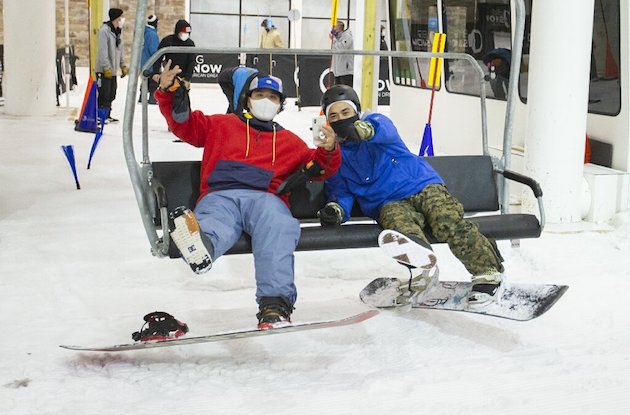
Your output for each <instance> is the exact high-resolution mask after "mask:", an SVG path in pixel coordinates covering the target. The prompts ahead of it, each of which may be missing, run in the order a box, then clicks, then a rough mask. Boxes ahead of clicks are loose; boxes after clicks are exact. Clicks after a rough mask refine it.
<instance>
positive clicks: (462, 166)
mask: <svg viewBox="0 0 630 415" xmlns="http://www.w3.org/2000/svg"><path fill="white" fill-rule="evenodd" d="M426 160H427V161H428V162H429V163H430V164H431V165H432V166H433V168H435V169H436V170H437V172H438V173H439V174H440V176H442V178H443V179H444V181H445V182H446V186H447V188H448V189H449V192H450V193H451V194H452V195H453V196H455V197H456V198H457V199H458V200H459V201H460V202H461V203H462V204H463V206H464V211H465V214H466V216H467V219H468V220H470V221H471V222H474V223H476V224H477V225H478V226H479V230H480V231H481V233H482V234H484V235H485V236H486V237H488V238H491V239H495V240H517V239H525V238H537V237H539V236H540V234H541V232H542V225H541V221H540V220H539V219H538V218H537V217H536V216H535V215H533V214H523V213H508V214H501V213H500V206H499V197H498V191H497V185H496V176H497V174H502V175H504V176H505V177H506V178H507V179H509V180H515V181H517V182H520V183H523V184H525V185H527V186H528V187H530V188H531V189H532V191H533V192H534V195H535V196H536V197H537V198H538V199H539V200H540V199H541V198H542V191H541V190H540V186H539V185H538V183H536V182H535V181H534V180H533V179H531V178H528V177H526V176H523V175H520V174H518V173H514V172H510V171H499V170H497V169H495V168H494V167H493V164H492V159H491V158H490V156H469V155H465V156H437V157H427V158H426ZM151 168H152V171H153V179H152V180H153V181H154V183H153V187H154V188H156V187H157V188H163V190H164V192H165V197H162V196H161V197H158V198H157V204H158V207H163V206H166V208H167V210H168V212H172V211H173V210H174V209H175V208H176V207H178V206H187V207H189V208H191V209H194V207H195V204H196V201H197V198H198V197H199V181H200V168H201V162H200V161H160V162H153V163H152V164H151ZM289 202H290V204H291V212H292V214H293V216H294V217H295V218H297V219H299V220H300V223H301V228H302V232H301V237H300V240H299V242H298V246H297V249H296V250H297V251H314V250H327V249H347V248H368V247H375V246H377V245H378V243H377V240H378V234H379V233H380V232H381V231H382V228H381V227H380V225H379V224H377V223H376V222H375V221H373V220H372V219H370V218H367V217H365V215H363V214H362V213H361V212H360V210H359V209H358V207H357V206H356V205H355V208H354V209H353V211H352V213H351V220H350V221H348V222H346V223H344V224H343V225H342V226H339V227H332V228H331V227H327V228H325V227H322V226H320V225H319V220H318V219H317V212H318V211H319V210H320V209H321V208H322V207H323V206H324V205H325V203H326V195H325V192H324V184H323V182H316V181H314V182H307V183H305V184H304V186H302V187H300V188H298V189H295V190H294V191H292V193H291V195H290V198H289ZM470 215H475V216H470ZM154 220H155V222H156V224H158V225H159V222H160V212H159V209H157V210H156V212H155V214H154ZM426 233H427V237H428V238H429V240H430V241H431V242H432V243H440V242H443V241H439V240H436V239H435V237H433V235H431V233H430V232H426ZM250 252H251V241H250V238H249V236H248V235H246V234H243V235H242V236H241V238H240V239H239V241H237V243H236V244H235V245H234V246H233V247H232V248H231V249H230V250H229V251H228V252H227V253H226V254H243V253H250ZM169 256H170V257H171V258H177V257H179V256H180V253H179V251H178V250H177V247H175V244H174V243H172V241H171V243H170V244H169Z"/></svg>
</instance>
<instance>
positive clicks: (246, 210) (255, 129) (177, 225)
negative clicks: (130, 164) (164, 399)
mask: <svg viewBox="0 0 630 415" xmlns="http://www.w3.org/2000/svg"><path fill="white" fill-rule="evenodd" d="M180 72H181V70H180V68H179V67H178V66H174V67H173V68H171V62H170V61H169V62H167V64H166V66H165V68H164V71H163V72H162V74H161V76H160V82H159V84H160V87H159V89H158V91H156V93H155V97H156V99H157V101H158V104H159V108H160V112H161V113H162V115H163V116H164V118H165V119H166V122H167V123H168V126H169V128H170V130H171V131H172V132H173V134H175V135H176V136H177V137H179V138H180V139H181V140H183V141H185V142H187V143H189V144H191V145H193V146H195V147H203V149H204V150H203V158H202V162H201V185H200V197H199V200H198V202H197V205H196V207H195V210H194V213H193V212H191V211H190V210H189V209H186V208H184V207H182V208H178V209H176V210H175V211H174V212H173V213H172V214H171V218H172V220H173V224H172V226H174V229H171V237H172V239H173V241H174V242H175V244H176V245H177V247H178V248H179V250H180V251H181V252H182V256H183V258H184V260H185V261H186V262H187V263H188V264H189V265H190V267H191V268H192V270H193V271H194V272H196V273H203V272H206V271H208V270H209V269H210V267H211V265H212V261H215V260H216V259H217V258H219V257H220V256H221V255H223V254H224V253H225V252H226V251H227V250H229V249H230V248H231V247H232V246H233V245H234V243H236V241H237V240H238V239H239V238H240V236H241V234H242V233H243V232H245V233H247V234H248V235H249V236H251V242H252V251H253V254H254V264H255V269H256V271H255V272H256V300H257V302H258V305H259V312H258V313H257V315H256V316H257V318H258V327H259V328H261V329H269V328H274V327H278V326H282V325H286V324H290V316H291V312H292V311H293V305H294V304H295V301H296V299H297V290H296V288H295V284H294V251H295V248H296V246H297V242H298V239H299V237H300V224H299V221H298V220H297V219H295V218H294V217H293V216H292V215H291V211H290V210H289V202H288V193H285V194H282V195H278V194H276V192H277V191H278V188H279V187H280V185H281V184H283V182H285V180H287V179H288V178H289V177H290V176H292V175H293V174H294V173H296V172H299V171H300V170H301V169H303V168H304V166H306V165H307V164H308V163H309V162H311V161H314V162H316V163H317V164H319V166H321V170H322V171H323V174H322V176H320V177H319V178H318V179H320V180H324V179H326V178H328V177H330V176H332V175H333V174H334V173H335V172H336V171H337V169H338V168H339V166H340V164H341V154H340V151H339V148H338V146H337V145H336V144H335V140H334V137H333V136H332V135H330V136H327V137H326V138H325V139H323V140H322V141H321V142H320V143H319V144H318V147H317V148H315V149H311V148H309V147H308V146H307V144H306V143H305V142H304V141H303V140H302V139H301V138H300V137H298V136H297V135H295V134H294V133H292V132H291V131H289V130H286V129H284V128H282V126H280V125H279V124H278V123H276V122H274V121H273V118H274V117H275V116H276V115H277V114H278V113H279V112H280V111H282V109H283V106H284V101H285V95H284V93H283V90H282V81H281V80H280V79H279V78H276V77H273V76H268V75H263V74H260V73H257V72H256V70H255V69H251V68H238V71H234V76H233V77H234V80H235V82H234V97H236V99H234V100H232V99H230V101H231V102H232V101H234V102H233V104H234V108H239V109H241V108H242V111H235V112H233V113H228V114H215V115H205V114H203V113H202V112H201V111H190V115H189V117H188V119H187V121H184V122H181V123H178V122H176V121H175V120H174V119H173V116H172V107H173V95H174V94H173V92H174V91H175V90H177V88H181V87H182V86H180V85H181V83H180V82H178V80H177V78H176V75H177V74H179V73H180ZM254 75H255V76H254Z"/></svg>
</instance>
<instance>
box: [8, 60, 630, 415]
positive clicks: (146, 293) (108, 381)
mask: <svg viewBox="0 0 630 415" xmlns="http://www.w3.org/2000/svg"><path fill="white" fill-rule="evenodd" d="M81 73H82V74H85V72H81ZM80 81H82V85H79V87H78V88H77V89H76V90H75V91H73V92H72V93H71V96H72V106H74V107H79V106H80V104H81V100H82V98H83V92H84V83H85V75H83V76H80ZM125 90H126V80H122V82H121V83H120V91H119V95H118V99H117V100H116V101H115V109H114V116H116V117H120V118H121V120H122V112H123V106H124V101H125ZM61 102H62V103H64V102H65V100H64V98H63V97H62V100H61ZM192 102H193V107H194V108H198V109H202V110H204V111H205V112H208V113H211V112H223V111H224V109H225V108H226V105H227V104H226V100H225V98H224V97H223V95H222V94H221V92H220V90H219V89H218V88H217V87H212V86H200V85H194V86H193V92H192ZM136 109H137V114H136V120H135V124H136V128H135V130H134V134H135V136H136V137H139V136H140V127H139V125H140V117H139V111H140V106H137V107H136ZM0 111H1V109H0ZM315 111H316V110H315V109H312V110H310V111H309V110H303V111H301V112H298V111H297V108H296V107H295V106H293V105H288V106H287V110H286V112H285V113H283V114H281V116H280V117H279V121H280V122H281V123H283V124H285V125H286V126H287V127H290V128H291V129H293V130H295V131H297V132H298V133H300V134H301V135H302V136H303V137H304V138H305V140H310V139H309V131H308V126H309V123H310V119H311V116H312V115H313V114H314V113H315ZM149 112H150V114H149V115H150V135H151V156H152V159H154V160H168V159H187V158H192V157H199V156H200V153H199V150H196V149H192V148H191V147H189V146H188V145H186V144H182V143H175V142H173V136H172V135H171V134H170V133H168V131H167V130H166V124H165V122H164V121H163V120H162V119H161V116H160V115H159V113H158V110H157V108H156V107H155V106H152V107H150V108H149ZM72 120H73V117H71V116H70V113H69V112H68V111H66V110H63V109H62V110H59V113H58V115H57V116H54V117H45V118H44V117H42V118H19V117H9V116H6V115H1V114H0V294H1V299H0V327H2V329H3V330H4V333H5V334H4V339H3V340H2V341H1V342H0V356H1V359H0V413H2V414H11V415H17V414H19V415H23V414H37V415H43V414H64V415H65V414H99V415H100V414H112V415H119V414H134V415H135V414H151V415H153V414H156V413H157V414H162V413H164V414H359V413H361V414H389V413H430V414H449V415H457V414H465V415H470V414H481V413H483V414H627V413H630V396H629V395H628V391H630V312H628V305H627V304H628V302H627V301H626V300H625V297H626V296H627V293H628V292H630V259H628V255H629V253H630V215H629V214H628V213H626V214H620V215H617V217H616V218H615V221H614V222H612V223H610V224H606V225H597V226H593V225H592V224H586V223H583V224H575V225H563V226H559V225H553V224H549V225H548V227H547V228H546V230H545V232H544V233H543V235H542V237H541V238H539V239H535V240H523V241H522V245H521V247H520V248H519V249H513V248H511V247H510V245H509V243H508V242H500V243H499V247H500V248H501V250H502V253H503V256H504V257H505V259H506V261H505V267H506V270H507V271H506V274H507V276H508V278H509V279H511V280H512V281H518V282H540V283H542V282H547V283H549V282H553V283H559V284H567V285H569V286H570V288H569V291H568V292H567V293H566V294H565V296H564V297H563V298H562V299H561V300H560V301H559V302H558V303H557V304H556V305H555V307H554V308H552V309H551V310H550V311H549V312H548V313H547V314H545V315H543V316H542V317H540V318H538V319H536V320H533V321H530V322H514V321H508V320H502V319H495V318H490V317H483V316H475V315H468V314H458V313H449V312H441V311H425V310H413V311H411V312H393V311H389V312H382V313H381V314H380V315H379V316H377V317H375V318H373V319H371V320H369V321H367V322H365V323H362V324H359V325H355V326H350V327H343V328H336V329H327V330H319V331H309V332H302V333H293V334H285V335H278V336H266V337H261V338H255V339H242V340H235V341H230V342H224V343H213V344H201V345H190V346H182V347H173V348H163V349H153V350H146V351H137V352H124V353H117V354H113V353H111V354H108V353H79V352H72V351H68V350H63V349H60V348H59V347H58V345H60V344H83V345H106V344H113V343H125V342H129V341H130V340H131V338H130V334H131V332H132V331H135V330H137V329H139V328H140V326H141V323H142V317H143V315H144V314H145V313H147V312H150V311H154V310H163V311H167V312H170V313H171V314H173V315H175V316H176V317H177V318H179V319H181V320H183V321H185V322H187V323H188V324H189V326H190V327H191V333H190V335H203V334H208V333H211V332H215V331H225V330H230V329H244V328H250V327H253V326H254V324H255V317H254V315H255V313H256V311H257V307H256V304H255V302H254V279H253V264H252V258H251V256H249V255H239V256H226V257H223V258H221V259H220V260H218V261H217V262H216V264H215V266H214V268H213V269H212V271H211V272H210V273H208V274H205V275H203V276H196V275H194V274H192V273H191V272H190V270H189V269H188V267H187V266H186V265H185V264H184V263H183V262H182V261H180V260H169V259H157V258H155V257H152V256H151V254H150V252H149V243H148V241H147V240H146V235H145V232H144V228H143V226H142V223H141V220H140V216H139V213H138V209H137V205H136V202H135V197H134V194H133V191H132V188H131V185H130V181H129V176H128V173H127V168H126V164H125V161H124V157H123V150H122V122H121V123H120V124H118V125H108V126H107V127H106V130H105V135H104V136H103V139H102V140H101V142H100V145H99V147H98V149H97V151H96V154H95V157H94V159H93V161H92V167H91V169H90V170H87V169H86V168H85V166H86V164H87V158H88V154H89V150H90V147H91V145H92V140H93V135H92V134H86V133H79V132H75V131H74V130H73V125H74V124H73V122H72ZM68 144H72V145H74V150H75V154H76V160H77V167H78V174H79V180H80V183H81V190H76V188H75V184H74V179H73V178H72V174H71V171H70V168H69V165H68V163H67V161H66V159H65V157H64V155H63V154H62V152H61V150H60V146H61V145H68ZM436 251H437V253H438V255H439V261H440V264H441V265H440V266H441V277H442V279H465V278H466V274H465V270H464V269H463V267H461V266H460V265H459V263H458V262H457V261H456V260H455V259H454V257H453V256H452V255H451V254H450V252H449V251H448V248H447V247H446V246H442V245H438V246H437V247H436ZM405 272H406V271H405V270H404V269H401V267H400V266H399V265H397V264H395V263H393V261H391V259H389V258H387V257H385V256H384V255H383V254H381V253H380V252H379V250H378V249H356V250H341V251H321V252H300V253H297V254H296V283H297V286H298V289H299V299H298V303H297V309H296V311H295V313H294V316H293V319H294V321H296V322H300V321H310V320H316V319H320V318H326V319H327V318H334V317H342V316H346V315H350V314H353V313H355V312H357V311H360V310H364V309H365V308H366V307H365V306H364V305H362V304H361V303H360V301H359V300H358V292H359V291H360V290H361V288H362V287H363V286H364V285H365V284H367V283H368V282H369V281H370V280H372V279H373V278H375V277H378V276H388V275H398V276H401V277H402V276H404V275H405Z"/></svg>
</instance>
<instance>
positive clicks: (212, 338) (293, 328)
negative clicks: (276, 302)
mask: <svg viewBox="0 0 630 415" xmlns="http://www.w3.org/2000/svg"><path fill="white" fill-rule="evenodd" d="M378 313H379V311H378V310H368V311H364V312H362V313H359V314H356V315H354V316H351V317H346V318H342V319H338V320H328V321H317V322H311V323H299V324H294V325H290V326H284V327H278V328H275V329H270V330H259V329H253V330H242V331H229V332H224V333H217V334H210V335H207V336H197V337H185V336H183V337H179V338H176V339H168V340H159V341H151V342H136V343H128V344H117V345H113V346H103V347H85V346H69V345H60V346H59V347H61V348H64V349H69V350H78V351H85V352H122V351H127V350H141V349H152V348H156V347H171V346H184V345H187V344H198V343H214V342H220V341H225V340H234V339H244V338H250V337H259V336H270V335H273V334H283V333H293V332H297V331H306V330H316V329H325V328H330V327H342V326H349V325H352V324H357V323H361V322H363V321H365V320H367V319H370V318H372V317H374V316H376V315H377V314H378Z"/></svg>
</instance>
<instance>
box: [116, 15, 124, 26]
mask: <svg viewBox="0 0 630 415" xmlns="http://www.w3.org/2000/svg"><path fill="white" fill-rule="evenodd" d="M124 25H125V18H124V17H121V18H120V23H119V24H118V27H123V26H124Z"/></svg>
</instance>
